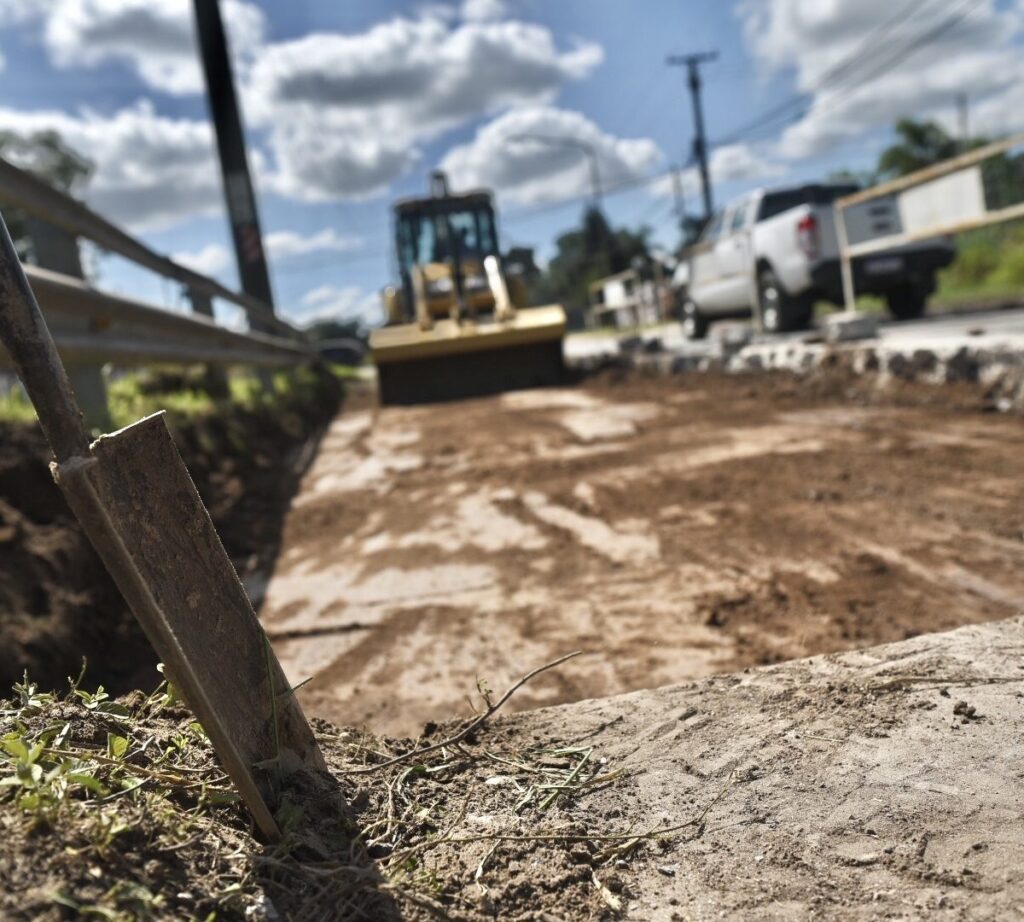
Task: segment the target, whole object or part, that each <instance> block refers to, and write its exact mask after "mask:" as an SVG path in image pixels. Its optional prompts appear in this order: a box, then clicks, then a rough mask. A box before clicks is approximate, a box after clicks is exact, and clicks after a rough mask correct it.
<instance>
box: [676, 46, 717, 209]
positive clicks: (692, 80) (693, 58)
mask: <svg viewBox="0 0 1024 922" xmlns="http://www.w3.org/2000/svg"><path fill="white" fill-rule="evenodd" d="M717 58H718V52H716V51H708V52H703V53H702V54H688V55H671V56H669V58H668V64H669V65H671V66H675V67H680V66H683V67H686V69H687V72H688V81H687V82H688V84H689V87H690V96H691V98H692V100H693V124H694V133H695V136H694V139H693V158H694V160H696V161H697V168H698V169H699V170H700V183H701V191H702V192H703V195H704V218H705V220H710V219H711V212H712V211H713V203H712V196H711V177H710V175H709V172H708V142H707V134H706V133H705V131H704V109H703V107H702V106H701V98H700V91H701V80H700V65H701V64H705V63H707V62H709V61H714V60H716V59H717Z"/></svg>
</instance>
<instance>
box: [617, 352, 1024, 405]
mask: <svg viewBox="0 0 1024 922" xmlns="http://www.w3.org/2000/svg"><path fill="white" fill-rule="evenodd" d="M597 364H599V365H609V364H610V365H612V366H615V367H620V368H621V367H625V368H630V369H637V370H644V371H653V372H656V373H660V374H686V373H690V372H704V371H724V372H727V373H729V374H742V373H747V372H757V371H773V370H774V371H788V372H792V373H795V374H800V375H803V374H808V373H810V372H812V371H815V370H817V369H822V368H829V369H837V370H845V371H852V372H853V373H854V374H857V375H864V376H868V375H871V376H874V377H875V378H876V379H877V383H878V384H879V386H885V385H887V384H889V383H890V382H892V381H893V380H900V381H918V382H922V383H927V384H936V385H938V384H950V383H954V382H976V383H978V384H980V385H981V386H982V387H984V388H985V389H986V390H987V391H988V392H989V395H990V396H991V398H992V401H993V406H994V407H995V408H996V409H997V410H999V411H1000V412H1003V413H1009V412H1022V413H1024V352H1022V351H1021V350H1019V349H1016V348H1013V347H1008V346H1007V347H1000V346H982V345H979V346H977V347H975V346H971V345H958V346H950V347H948V348H914V349H906V348H900V347H898V346H887V345H884V344H882V343H880V342H879V341H878V340H873V341H868V342H858V343H849V344H834V345H833V344H829V343H826V342H824V341H822V340H819V339H814V340H810V341H806V342H784V343H778V344H775V343H751V342H750V341H749V338H744V337H732V338H727V339H723V340H721V341H720V343H719V349H718V351H717V353H716V354H712V355H685V354H680V353H678V352H669V351H663V352H652V351H646V350H639V349H638V350H632V351H630V352H620V354H619V355H618V356H616V357H615V358H612V359H608V358H605V359H603V360H602V361H601V362H599V363H597Z"/></svg>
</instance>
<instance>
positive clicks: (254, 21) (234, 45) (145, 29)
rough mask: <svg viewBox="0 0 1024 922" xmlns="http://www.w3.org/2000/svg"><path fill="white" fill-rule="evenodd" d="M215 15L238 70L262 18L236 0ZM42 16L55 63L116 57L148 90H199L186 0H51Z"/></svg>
mask: <svg viewBox="0 0 1024 922" xmlns="http://www.w3.org/2000/svg"><path fill="white" fill-rule="evenodd" d="M8 2H9V0H8ZM39 6H40V7H43V6H44V5H43V4H40V5H39ZM221 13H222V16H223V18H224V27H225V29H226V30H227V32H228V36H229V45H230V48H231V52H232V57H233V58H234V63H235V66H236V69H241V70H242V71H243V72H244V71H245V70H246V69H247V67H248V63H249V62H250V61H251V59H252V57H253V55H254V54H255V53H256V50H257V48H258V47H259V46H260V45H261V43H262V41H263V34H264V31H265V28H266V20H265V17H264V15H263V13H262V12H261V11H260V9H259V8H258V7H257V6H255V5H253V4H251V3H246V2H242V0H223V2H222V4H221ZM42 15H45V23H44V27H43V39H44V44H45V46H46V48H47V50H48V52H49V54H50V57H51V59H52V60H53V63H54V64H55V65H56V66H57V67H62V68H72V67H96V66H98V65H100V64H103V63H105V62H107V61H120V62H122V63H124V64H126V65H128V66H129V67H131V68H132V69H133V70H135V72H136V73H137V74H138V75H139V77H140V78H141V79H142V80H143V82H144V83H146V84H147V85H148V86H150V87H152V88H153V89H157V90H162V91H164V92H166V93H172V94H175V95H187V94H194V93H200V92H202V91H203V82H202V75H201V72H200V69H199V62H198V56H197V51H196V42H195V35H194V31H195V29H194V24H193V16H192V3H191V2H190V0H56V2H54V3H52V4H51V5H50V6H49V11H48V12H46V13H45V14H42Z"/></svg>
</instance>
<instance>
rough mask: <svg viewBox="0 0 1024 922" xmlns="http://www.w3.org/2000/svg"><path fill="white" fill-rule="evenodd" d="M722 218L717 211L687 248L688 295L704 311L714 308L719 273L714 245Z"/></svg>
mask: <svg viewBox="0 0 1024 922" xmlns="http://www.w3.org/2000/svg"><path fill="white" fill-rule="evenodd" d="M722 218H723V215H722V213H721V212H718V214H716V215H715V216H714V217H713V218H712V219H711V223H710V224H708V226H707V227H706V228H705V230H704V232H703V233H702V234H701V236H700V239H699V240H698V241H697V242H696V243H695V244H694V245H693V246H692V247H690V250H689V262H690V287H689V291H690V297H692V298H693V300H694V302H695V303H696V304H697V305H698V307H700V309H701V310H704V311H709V310H713V309H714V305H715V293H716V291H717V289H718V286H719V283H720V276H721V273H720V272H719V270H718V259H717V255H716V252H715V245H716V243H717V240H718V231H719V230H720V229H721V227H722Z"/></svg>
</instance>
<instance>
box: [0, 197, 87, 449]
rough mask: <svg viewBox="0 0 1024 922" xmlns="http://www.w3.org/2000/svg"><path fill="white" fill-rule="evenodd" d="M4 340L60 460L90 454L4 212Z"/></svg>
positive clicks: (0, 300) (0, 270)
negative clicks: (5, 220) (8, 229)
mask: <svg viewBox="0 0 1024 922" xmlns="http://www.w3.org/2000/svg"><path fill="white" fill-rule="evenodd" d="M0 342H2V343H3V344H4V346H6V348H7V351H8V352H9V353H10V355H11V360H12V361H13V362H14V367H15V369H16V370H17V372H18V377H20V378H21V382H22V384H24V385H25V390H26V391H28V396H29V399H30V400H31V401H32V405H33V406H34V407H35V408H36V413H37V414H38V416H39V424H40V425H41V426H42V427H43V432H44V433H45V434H46V438H47V440H48V441H49V443H50V447H51V448H52V449H53V453H54V454H55V455H56V456H57V460H58V461H66V460H67V459H68V458H73V457H76V456H82V457H84V456H85V455H88V454H89V433H88V432H87V431H86V428H85V423H84V421H83V420H82V412H81V410H79V408H78V403H77V402H76V401H75V395H74V392H73V391H72V390H71V382H70V381H68V375H67V372H66V371H65V370H64V364H63V362H61V360H60V356H59V355H57V347H56V346H55V345H54V344H53V337H52V336H50V331H49V329H48V328H47V326H46V320H44V319H43V314H42V311H40V310H39V305H38V304H37V303H36V298H35V295H34V294H32V289H31V288H30V287H29V284H28V279H27V278H26V277H25V270H24V269H22V267H21V260H19V259H18V253H17V251H16V250H15V249H14V243H13V242H12V241H11V235H10V233H8V231H7V225H6V223H4V219H3V216H0Z"/></svg>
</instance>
